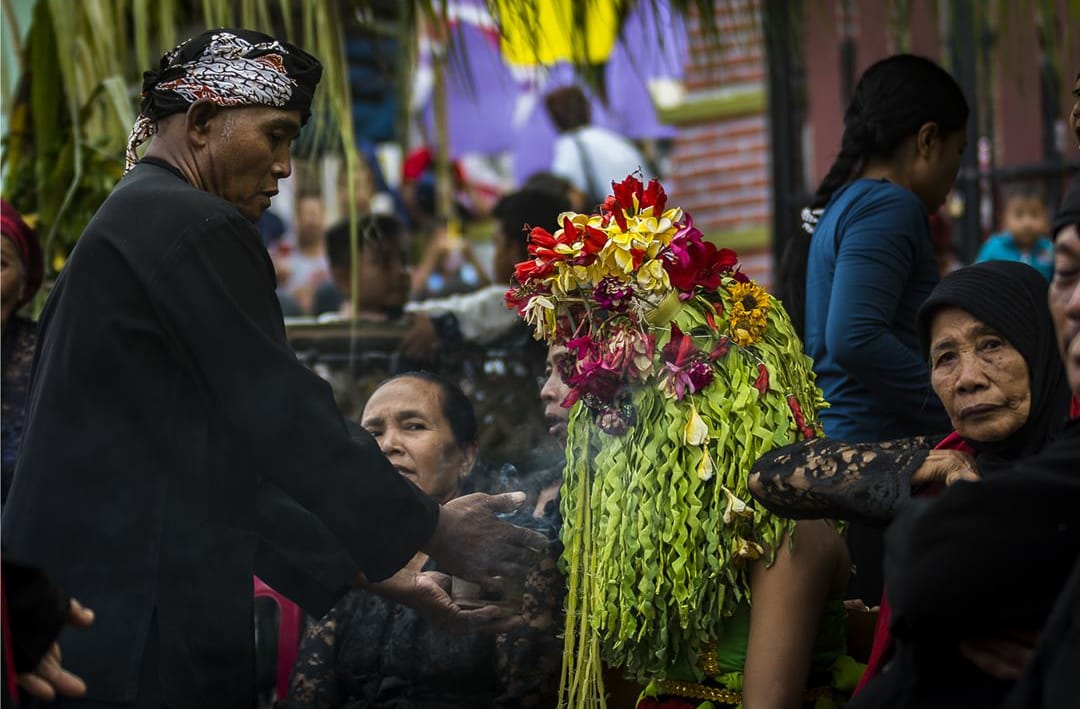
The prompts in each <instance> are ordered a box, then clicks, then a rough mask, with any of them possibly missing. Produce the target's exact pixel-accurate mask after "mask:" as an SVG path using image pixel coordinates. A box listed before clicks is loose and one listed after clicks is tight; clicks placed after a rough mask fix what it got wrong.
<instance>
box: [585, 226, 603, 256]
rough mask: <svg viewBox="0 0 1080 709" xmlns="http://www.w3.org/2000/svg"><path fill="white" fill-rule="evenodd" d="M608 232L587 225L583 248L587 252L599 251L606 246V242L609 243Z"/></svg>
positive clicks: (594, 252)
mask: <svg viewBox="0 0 1080 709" xmlns="http://www.w3.org/2000/svg"><path fill="white" fill-rule="evenodd" d="M607 240H608V236H607V233H606V232H604V231H602V230H600V229H597V228H596V227H594V226H589V225H588V224H586V225H585V239H584V246H583V250H584V251H585V253H586V254H590V255H591V254H596V253H599V252H600V250H601V249H603V248H604V244H606V243H607Z"/></svg>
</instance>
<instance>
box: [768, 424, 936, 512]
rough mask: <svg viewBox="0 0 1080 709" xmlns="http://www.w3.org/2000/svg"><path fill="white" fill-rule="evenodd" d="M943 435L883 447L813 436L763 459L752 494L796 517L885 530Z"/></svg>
mask: <svg viewBox="0 0 1080 709" xmlns="http://www.w3.org/2000/svg"><path fill="white" fill-rule="evenodd" d="M942 438H944V435H938V436H917V437H915V438H903V439H899V440H895V441H885V442H883V443H844V442H842V441H836V440H832V439H829V438H813V439H810V440H806V441H801V442H799V443H793V444H791V445H788V446H784V447H783V448H777V449H776V450H773V451H770V452H768V453H766V454H765V455H763V456H762V457H761V458H760V459H759V460H758V461H757V462H756V463H754V465H753V467H752V468H751V470H750V492H751V494H753V496H754V497H755V498H757V499H758V500H759V501H760V502H761V503H762V504H763V505H764V506H765V507H766V508H767V509H768V510H770V511H771V512H774V513H776V514H779V515H783V516H785V517H793V518H795V519H813V518H832V519H846V520H851V521H855V522H862V523H865V524H871V525H880V526H883V525H885V524H887V523H888V522H889V521H890V520H892V518H893V517H894V516H895V515H896V513H897V511H898V510H899V509H900V508H902V507H903V506H904V505H905V504H907V501H908V500H909V499H910V498H911V476H912V474H913V473H914V472H915V471H916V470H918V468H919V466H921V465H922V464H923V462H924V461H925V460H926V457H927V455H928V454H929V452H930V449H931V448H933V447H934V446H935V445H936V444H937V443H938V441H940V440H941V439H942Z"/></svg>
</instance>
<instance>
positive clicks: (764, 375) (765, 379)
mask: <svg viewBox="0 0 1080 709" xmlns="http://www.w3.org/2000/svg"><path fill="white" fill-rule="evenodd" d="M757 369H758V375H757V379H755V380H754V388H755V389H757V390H758V394H761V395H762V396H764V395H765V392H766V391H768V389H769V370H768V369H766V368H765V365H764V364H759V365H758V366H757Z"/></svg>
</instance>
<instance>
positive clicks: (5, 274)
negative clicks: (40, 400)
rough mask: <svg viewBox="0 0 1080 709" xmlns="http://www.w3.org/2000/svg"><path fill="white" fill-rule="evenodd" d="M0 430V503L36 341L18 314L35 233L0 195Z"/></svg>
mask: <svg viewBox="0 0 1080 709" xmlns="http://www.w3.org/2000/svg"><path fill="white" fill-rule="evenodd" d="M0 234H2V236H3V238H2V239H0V332H2V333H3V334H2V335H0V352H2V355H0V359H2V361H3V370H2V371H3V381H2V382H0V398H2V404H0V429H2V431H3V439H2V445H0V450H2V451H3V463H2V467H0V473H2V477H0V504H2V503H3V502H4V501H6V500H7V494H8V488H10V487H11V479H12V477H13V476H14V475H15V456H16V454H17V453H18V449H19V438H20V436H21V435H22V429H23V419H24V416H23V413H24V409H25V407H26V391H27V388H28V387H29V386H30V365H31V363H32V361H33V358H34V343H35V342H36V341H37V325H36V323H34V321H33V320H31V319H29V318H26V317H23V316H21V315H18V314H17V313H18V311H19V309H20V308H22V307H23V306H24V305H26V304H27V303H29V302H30V301H31V300H32V299H33V297H34V295H35V294H36V293H37V291H38V289H39V288H40V287H41V278H42V275H43V268H42V258H41V246H40V245H39V244H38V237H37V233H36V232H35V231H34V230H33V229H31V228H30V226H29V225H27V223H26V222H25V221H24V220H23V218H22V215H20V214H19V212H18V210H16V209H15V208H14V207H13V206H11V205H10V204H8V203H7V202H6V201H4V200H0Z"/></svg>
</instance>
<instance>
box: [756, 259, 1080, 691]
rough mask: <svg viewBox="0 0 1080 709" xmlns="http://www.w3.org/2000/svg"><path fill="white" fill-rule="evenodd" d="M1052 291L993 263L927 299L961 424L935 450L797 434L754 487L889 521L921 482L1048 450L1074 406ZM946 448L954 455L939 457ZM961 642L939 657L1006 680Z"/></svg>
mask: <svg viewBox="0 0 1080 709" xmlns="http://www.w3.org/2000/svg"><path fill="white" fill-rule="evenodd" d="M1046 293H1047V283H1046V281H1045V279H1042V278H1041V277H1040V276H1039V274H1038V272H1036V271H1035V270H1034V269H1032V268H1031V267H1029V266H1026V265H1024V264H1020V263H1013V262H1005V261H988V262H985V263H981V264H977V265H975V266H969V267H967V268H963V269H960V270H958V271H955V272H953V273H951V274H949V275H948V276H946V277H945V278H944V279H943V280H942V281H941V283H940V284H939V285H938V287H937V288H935V290H934V291H933V292H932V293H931V295H930V297H929V298H928V299H927V301H926V302H925V303H924V304H923V306H922V308H921V310H920V312H919V330H920V337H921V342H922V347H923V352H924V354H926V355H927V356H928V358H929V363H930V373H931V383H932V385H933V388H934V391H935V392H936V393H937V395H938V396H939V397H940V398H941V399H942V402H943V403H944V405H945V409H946V411H947V412H948V414H949V417H950V419H951V421H952V423H953V426H954V429H955V430H954V431H953V433H951V434H949V435H948V436H947V437H945V438H944V440H942V441H940V442H939V443H938V444H937V446H936V449H935V451H932V452H931V451H927V450H926V449H925V448H923V447H922V446H925V445H926V441H925V439H920V440H916V441H910V440H909V441H896V442H891V443H888V444H866V445H861V444H860V445H852V444H844V443H838V442H829V441H827V440H822V441H818V442H808V443H805V444H797V445H796V446H789V447H787V448H785V449H782V450H780V451H776V452H773V453H771V454H770V455H769V456H766V457H765V458H763V459H762V460H760V461H758V463H757V464H756V465H755V467H754V470H755V478H754V482H755V483H756V484H752V487H751V490H752V491H753V492H754V493H755V495H758V496H760V499H762V500H763V501H764V502H765V503H766V505H767V506H768V507H770V508H772V509H775V510H777V511H779V512H781V513H784V514H790V515H794V516H817V515H819V514H828V515H830V516H837V517H841V518H844V517H847V518H859V519H866V520H876V521H879V522H884V521H888V519H890V518H891V516H892V515H894V514H895V513H896V512H897V511H898V510H899V509H900V508H901V507H903V506H904V505H905V503H906V502H907V500H908V499H909V498H910V495H911V487H912V482H913V481H914V482H916V483H926V482H949V483H951V482H953V481H955V480H956V479H972V478H974V477H975V476H976V475H981V476H984V477H993V476H995V475H997V474H999V473H1000V472H1002V471H1004V470H1007V469H1009V467H1010V466H1011V465H1012V464H1013V463H1014V462H1015V461H1017V460H1021V459H1023V458H1026V457H1028V456H1030V455H1032V454H1034V453H1036V452H1038V451H1039V450H1041V449H1042V448H1043V447H1044V446H1045V445H1046V443H1047V442H1048V441H1049V440H1050V439H1051V438H1052V437H1053V436H1054V435H1056V434H1057V433H1059V432H1060V431H1061V429H1062V428H1063V426H1064V423H1065V419H1066V415H1067V412H1068V404H1069V390H1068V387H1067V383H1066V378H1065V371H1064V368H1063V367H1062V364H1061V359H1060V357H1059V355H1058V352H1057V348H1056V347H1055V343H1054V329H1053V323H1052V321H1051V319H1050V313H1049V310H1048V308H1047V305H1046ZM936 453H940V454H943V455H944V456H945V457H944V458H942V459H941V460H932V459H931V458H930V456H931V455H934V454H936ZM968 456H972V457H973V461H974V462H973V464H972V462H971V458H968ZM972 465H973V468H972V467H971V466H972ZM958 471H961V472H963V474H957V472H958ZM950 476H951V477H950ZM886 595H888V593H886ZM889 614H890V611H889V605H888V603H887V602H886V601H884V599H883V601H882V612H881V616H880V617H879V622H878V630H877V633H876V637H875V639H874V648H873V650H872V652H871V656H870V661H869V665H870V666H869V668H868V671H867V674H866V676H865V677H864V680H863V682H864V683H865V682H867V681H868V680H869V679H870V678H872V677H874V676H875V675H877V674H878V673H880V671H881V670H882V668H883V667H884V666H885V664H886V662H888V661H889V660H890V659H891V658H892V653H893V647H892V638H891V635H890V634H889V632H888V628H889ZM953 652H954V654H953V655H949V656H947V657H944V658H938V660H939V661H940V663H941V666H942V667H943V668H948V672H959V671H962V670H971V672H973V673H975V675H976V676H977V677H976V679H977V680H978V681H977V682H975V684H977V685H981V684H983V683H990V684H993V682H995V680H992V679H991V678H988V677H986V676H984V675H981V673H978V672H977V671H976V670H974V668H973V666H971V665H970V664H969V663H967V662H966V661H964V660H962V659H960V657H959V655H956V654H955V652H956V651H955V648H953ZM969 679H971V678H970V677H969ZM988 691H989V692H990V694H989V695H988V696H997V695H998V692H999V689H995V688H990V689H989V690H988ZM868 706H870V705H868ZM988 706H989V705H988Z"/></svg>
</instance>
